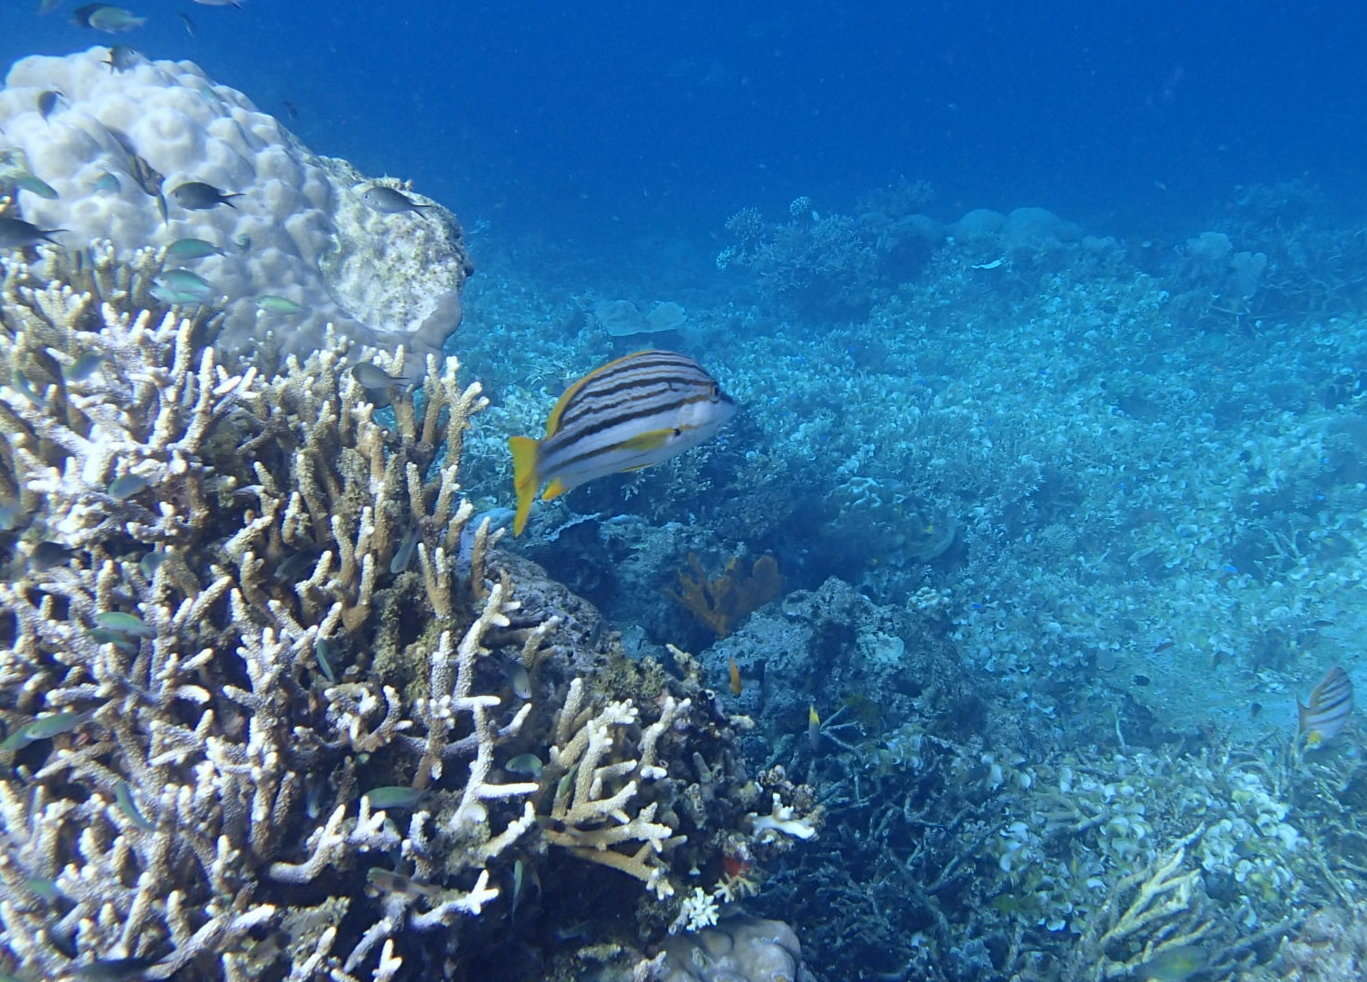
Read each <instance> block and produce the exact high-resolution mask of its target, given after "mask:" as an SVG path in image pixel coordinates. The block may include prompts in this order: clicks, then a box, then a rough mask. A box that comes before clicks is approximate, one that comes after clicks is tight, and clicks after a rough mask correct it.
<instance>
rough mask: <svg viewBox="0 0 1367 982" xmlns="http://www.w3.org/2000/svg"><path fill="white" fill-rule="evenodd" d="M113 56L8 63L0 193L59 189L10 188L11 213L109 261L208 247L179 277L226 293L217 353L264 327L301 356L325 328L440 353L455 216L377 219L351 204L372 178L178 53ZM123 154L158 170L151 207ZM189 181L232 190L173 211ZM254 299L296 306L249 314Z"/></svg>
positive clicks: (454, 307)
mask: <svg viewBox="0 0 1367 982" xmlns="http://www.w3.org/2000/svg"><path fill="white" fill-rule="evenodd" d="M128 57H129V59H130V60H131V65H130V66H129V67H128V68H127V69H126V70H123V71H114V70H113V69H112V68H111V66H110V65H109V49H107V48H103V47H99V48H91V49H90V50H88V51H84V52H80V53H77V54H73V55H69V56H67V57H64V58H54V57H40V56H33V57H29V58H25V59H23V60H21V61H19V62H18V63H16V64H15V65H14V67H13V68H12V69H11V71H10V72H9V75H8V77H7V79H6V82H5V86H4V88H3V89H0V130H2V131H3V136H0V156H2V157H3V159H0V163H3V165H4V166H2V167H0V186H4V185H6V184H12V183H13V180H14V177H15V175H18V174H22V173H24V172H29V173H32V174H34V175H36V176H37V177H39V178H40V179H41V180H43V181H45V182H46V183H47V184H48V185H50V186H51V187H52V188H53V189H54V190H55V191H56V192H57V194H58V195H59V197H57V198H55V199H51V200H49V199H47V198H45V197H41V196H39V195H37V194H34V193H32V192H28V191H20V192H18V199H19V200H18V204H19V206H20V209H21V211H22V217H23V218H24V219H25V220H27V221H30V222H34V223H37V224H39V225H40V226H42V227H43V228H60V229H65V230H67V231H66V232H64V233H62V234H60V235H58V236H57V238H58V239H59V240H60V241H61V242H62V243H63V245H64V246H65V247H67V248H68V249H74V248H80V247H84V246H86V245H88V244H89V243H90V242H91V241H93V240H94V239H96V238H108V239H111V240H112V241H113V243H114V246H115V249H116V250H117V253H118V255H119V257H120V258H123V259H127V258H128V257H129V256H131V254H132V253H133V252H134V251H135V250H137V249H140V248H143V247H148V246H151V247H165V246H168V245H170V244H171V243H173V242H175V241H177V240H180V239H184V238H198V239H203V240H206V241H208V242H210V243H212V244H213V245H214V246H216V247H218V249H219V250H221V254H220V255H211V256H208V257H205V258H202V259H199V260H196V261H194V262H193V266H194V269H193V271H194V272H195V273H197V274H199V275H201V276H203V277H204V278H205V279H206V280H208V281H209V283H210V284H211V285H212V288H213V295H212V297H211V301H210V302H211V303H212V304H214V305H215V306H217V305H218V303H219V300H220V298H226V301H225V302H224V304H223V307H224V310H225V311H226V318H225V323H224V332H223V334H222V336H221V337H220V339H219V341H218V344H219V346H220V347H221V348H223V347H227V348H230V349H233V350H237V351H239V352H251V351H253V350H254V349H255V346H257V345H259V344H260V343H261V342H262V340H263V339H264V338H266V337H267V336H268V335H269V336H270V337H271V338H273V342H274V345H276V346H280V347H283V348H285V349H286V350H289V351H294V352H297V353H300V354H304V353H307V352H308V351H311V350H314V349H315V348H317V347H319V346H321V344H322V338H323V330H324V326H325V325H326V324H328V323H332V324H333V325H334V326H335V328H336V330H337V331H338V332H339V333H341V334H343V335H346V336H348V337H351V338H353V339H355V340H359V341H362V342H365V343H367V344H373V345H376V346H382V347H394V346H395V345H397V344H403V345H405V346H406V347H407V348H408V350H409V351H410V352H414V353H416V354H417V355H418V357H419V361H420V360H421V358H422V357H424V356H425V355H426V354H428V353H433V352H436V351H438V350H439V349H440V347H441V344H442V341H443V340H444V338H445V337H446V336H447V335H448V334H449V333H450V332H451V331H452V330H454V329H455V327H456V325H457V324H458V323H459V321H460V315H461V308H460V288H461V285H462V284H463V282H464V280H465V278H466V277H467V276H468V275H469V274H470V271H471V267H470V264H469V261H468V258H467V256H466V253H465V250H464V247H463V246H462V244H461V241H460V235H461V233H460V229H459V226H458V225H457V224H456V221H455V218H454V216H452V215H451V214H450V213H449V212H447V211H445V210H444V209H442V208H440V207H428V208H424V209H423V210H422V211H421V213H419V212H416V211H414V212H405V213H400V214H383V213H380V212H379V211H376V210H375V209H373V208H370V207H368V206H367V205H366V204H365V203H364V202H363V200H362V197H361V195H362V193H363V192H364V191H365V190H366V189H367V188H368V187H370V186H372V185H373V184H374V183H375V182H367V181H366V180H365V179H364V178H363V177H362V176H361V175H360V174H359V173H357V172H356V171H355V170H354V169H353V168H351V167H350V166H349V165H348V164H347V163H346V162H345V161H341V160H336V159H332V158H327V157H321V156H318V155H316V154H314V153H312V152H311V151H310V150H309V149H308V148H306V147H305V146H304V145H303V144H302V143H300V142H299V140H298V139H297V138H296V137H295V136H294V135H293V134H292V133H291V132H289V130H288V129H286V128H285V127H284V126H282V125H281V124H280V122H279V121H278V120H277V119H275V118H274V117H272V116H270V115H269V114H267V113H264V112H261V111H260V110H259V109H257V107H256V106H255V105H253V104H252V102H251V100H249V99H248V98H247V97H246V96H244V95H243V94H242V93H240V92H238V91H236V90H235V89H232V88H229V87H228V86H226V85H219V84H216V83H214V82H213V81H211V80H210V79H209V78H208V77H206V76H205V74H204V72H203V71H201V70H200V69H199V68H198V67H197V66H195V65H193V64H191V63H190V62H170V61H149V60H147V59H145V58H143V57H142V56H140V55H136V54H130V55H129V56H128ZM49 90H55V91H59V92H61V93H62V95H63V97H64V98H63V100H62V101H61V102H60V103H59V105H58V107H57V108H56V109H55V110H54V111H53V112H52V113H51V114H50V115H49V116H48V117H47V118H44V117H43V116H42V114H40V112H39V111H38V96H39V94H40V93H42V92H44V91H49ZM138 158H141V160H142V161H145V163H146V164H147V165H148V166H150V167H151V168H152V170H153V171H155V172H156V173H157V174H158V175H160V177H161V178H162V179H163V183H162V189H163V192H164V197H165V208H166V210H165V214H163V212H162V205H161V204H160V203H159V202H158V200H157V198H156V196H154V195H152V194H149V193H148V192H147V190H145V189H144V187H143V186H141V185H140V182H139V181H138V180H137V179H136V177H135V172H136V170H137V167H138V164H137V159H138ZM4 175H8V180H7V179H6V176H4ZM192 181H199V182H204V183H207V184H210V185H212V186H214V187H215V188H218V189H219V190H221V191H223V192H225V193H231V194H240V195H241V196H240V197H234V198H232V199H231V202H230V204H224V205H218V206H217V207H213V208H208V209H198V210H187V209H186V208H184V207H182V206H181V205H180V204H179V203H178V202H177V201H176V199H175V197H174V195H172V194H171V192H172V191H173V190H174V189H175V188H177V187H178V186H180V185H181V184H184V183H187V182H192ZM142 183H143V184H146V183H147V182H146V181H145V180H144V181H143V182H142ZM384 183H386V184H388V185H390V186H393V185H395V184H396V182H393V181H386V182H384ZM405 193H407V194H408V195H409V196H410V198H413V199H414V200H416V201H418V202H419V203H421V204H428V202H427V200H426V199H423V198H421V197H420V196H417V195H414V194H413V193H412V192H405ZM166 265H167V266H168V267H169V266H176V265H179V263H177V262H176V261H168V262H167V263H166ZM262 296H269V297H280V298H284V299H286V300H288V301H291V302H292V303H293V304H297V305H299V307H300V308H301V310H298V311H294V310H293V308H289V307H284V306H283V305H280V304H278V303H275V304H274V306H272V302H268V303H267V309H262V308H261V307H259V306H258V303H257V299H258V298H259V297H262Z"/></svg>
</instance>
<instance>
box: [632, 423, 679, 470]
mask: <svg viewBox="0 0 1367 982" xmlns="http://www.w3.org/2000/svg"><path fill="white" fill-rule="evenodd" d="M674 433H675V431H674V430H672V429H661V430H646V431H645V432H644V433H638V434H637V435H636V436H634V437H632V438H631V439H629V440H623V441H622V442H621V443H620V444H618V446H620V447H621V448H622V449H623V450H659V449H660V448H661V447H663V446H664V445H665V443H666V442H667V441H668V440H669V438H670V437H671V436H673V435H674ZM626 469H627V470H634V469H635V468H626Z"/></svg>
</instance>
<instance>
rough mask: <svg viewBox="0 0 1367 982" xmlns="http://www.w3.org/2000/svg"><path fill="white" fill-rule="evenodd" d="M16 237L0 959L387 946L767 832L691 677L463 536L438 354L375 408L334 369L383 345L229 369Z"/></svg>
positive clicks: (313, 969)
mask: <svg viewBox="0 0 1367 982" xmlns="http://www.w3.org/2000/svg"><path fill="white" fill-rule="evenodd" d="M39 251H40V253H41V254H42V257H43V263H44V265H43V266H42V269H43V270H44V271H45V272H44V273H42V274H40V273H39V272H38V271H37V269H38V268H39V267H37V266H31V265H29V264H27V263H25V262H12V261H10V260H9V259H8V258H6V259H5V260H3V261H4V266H3V271H2V276H3V279H2V280H0V380H3V383H4V384H0V431H3V433H4V442H3V444H0V511H2V512H3V514H0V519H3V521H2V522H0V524H2V525H3V526H4V527H5V531H4V533H3V543H2V544H3V546H4V550H5V552H6V553H7V554H8V565H7V572H6V576H5V577H4V580H3V581H2V582H0V723H2V724H3V727H4V734H5V735H6V738H5V739H4V742H3V745H2V746H0V765H3V769H2V770H0V882H2V883H3V885H4V897H3V899H0V928H2V929H3V932H2V933H0V938H3V940H0V968H3V969H5V970H15V971H19V972H21V973H23V976H24V977H38V976H44V977H54V978H58V977H66V976H70V975H71V974H72V973H74V972H77V971H86V972H98V971H101V970H103V969H105V968H107V967H108V966H109V965H110V964H111V963H114V962H116V960H119V959H133V960H135V961H134V962H133V963H132V964H136V965H137V966H139V967H140V968H141V969H142V970H144V971H145V974H146V976H147V977H149V978H166V977H169V976H171V975H173V974H175V973H178V972H181V971H182V970H185V971H192V972H193V973H194V977H196V978H229V979H246V978H256V977H259V976H260V975H261V973H262V972H265V971H267V970H269V971H270V973H271V974H272V976H273V977H280V978H287V979H298V980H304V979H311V978H315V977H319V976H326V977H329V978H331V979H334V980H345V979H352V978H375V979H387V978H394V977H396V976H397V975H398V973H399V972H400V970H401V969H403V970H404V972H405V973H407V972H410V971H414V970H420V969H421V968H422V966H424V965H434V964H435V965H441V964H442V962H441V959H443V958H446V959H451V958H453V957H454V956H455V955H456V953H459V955H460V961H461V963H462V964H469V963H471V962H474V961H477V960H478V957H479V953H480V951H481V941H482V939H483V940H488V939H489V938H494V939H495V940H497V941H498V943H499V944H502V943H503V938H499V937H497V934H496V931H498V932H502V933H503V935H505V936H506V934H507V933H508V929H509V925H510V924H511V925H513V926H514V930H516V920H515V917H516V914H517V911H518V904H519V901H520V902H521V904H522V906H523V910H524V912H525V911H526V910H528V909H529V908H530V907H531V905H532V904H534V903H543V902H544V903H550V902H551V900H552V899H553V897H554V896H555V895H556V894H557V891H558V890H565V891H570V892H572V891H574V890H576V889H578V888H579V887H578V883H579V882H580V879H581V878H588V877H595V878H598V880H599V881H602V882H601V884H600V886H599V887H598V889H599V890H600V891H601V890H602V889H604V888H605V887H607V885H608V881H606V880H603V879H602V878H614V879H613V880H612V881H611V886H610V887H609V891H610V892H615V894H614V895H616V896H619V897H621V898H623V899H622V901H621V902H622V903H625V904H634V903H637V902H639V903H642V904H646V903H649V904H655V903H657V902H659V901H661V900H665V899H666V898H671V897H672V895H673V894H674V893H675V890H674V887H673V885H672V884H673V882H675V881H677V880H678V878H679V877H680V876H682V875H684V874H685V873H686V872H687V871H689V870H702V871H708V873H707V875H710V876H713V877H715V878H717V879H721V873H720V869H721V865H722V864H721V857H722V854H723V851H725V850H730V851H731V852H743V853H745V854H746V855H753V854H757V853H762V852H764V851H766V850H767V851H772V850H773V849H775V848H780V847H783V846H786V845H787V842H788V839H789V838H790V837H788V836H782V837H780V838H781V839H782V840H783V841H779V842H771V841H768V838H767V837H766V838H764V839H761V838H760V837H759V836H758V835H755V836H752V835H751V833H750V832H749V831H747V825H748V822H749V819H747V813H746V809H747V808H752V807H754V806H755V802H757V801H759V800H761V798H762V797H764V796H766V795H768V794H777V795H779V796H780V797H781V799H782V801H783V802H784V805H785V807H786V808H789V809H790V810H791V809H792V808H793V806H794V804H795V803H797V804H802V803H803V800H802V796H801V795H797V793H796V789H793V788H792V786H791V785H785V784H782V783H781V782H779V783H775V782H773V781H770V782H768V786H767V787H764V788H761V787H760V786H759V785H758V784H756V783H755V782H751V781H747V780H746V779H745V777H744V775H743V774H742V773H741V772H740V769H739V767H738V765H737V764H736V763H735V759H734V755H733V754H732V753H731V751H730V750H729V746H730V741H731V739H732V736H733V725H734V724H733V721H730V720H728V719H727V718H726V717H725V716H724V715H723V714H722V713H721V712H720V711H719V710H718V709H717V708H716V707H715V705H714V704H713V703H712V702H710V701H709V700H708V699H707V694H706V693H705V690H703V689H702V688H701V686H700V685H699V684H698V682H697V679H696V674H694V675H693V676H691V677H688V678H685V679H683V680H679V679H674V678H670V677H668V676H667V675H665V674H664V672H663V671H662V670H661V669H660V668H659V666H655V665H653V664H643V663H634V662H629V661H627V660H626V659H625V658H623V657H622V656H621V655H620V652H618V651H616V650H615V649H614V647H613V646H612V644H610V643H608V642H607V641H605V640H603V639H602V632H601V631H600V630H598V628H597V627H596V626H593V624H592V622H593V620H594V618H595V617H596V615H593V614H592V612H591V611H586V610H585V609H584V607H586V605H582V602H578V601H576V600H575V599H574V598H572V597H571V596H570V595H568V593H567V592H566V591H563V590H559V589H557V588H556V587H555V586H554V585H553V584H549V583H547V582H545V581H544V575H543V574H541V573H540V571H539V570H538V569H537V568H536V567H534V566H532V565H531V564H530V563H525V562H520V561H518V560H516V559H514V558H513V557H505V556H501V555H495V554H494V553H493V552H492V551H491V546H492V545H493V544H494V542H495V541H496V540H497V534H495V533H491V532H490V527H489V523H488V522H477V521H476V520H475V517H474V509H473V507H472V506H471V505H470V503H469V502H468V501H466V500H464V499H462V498H461V497H460V485H459V481H458V476H459V464H460V455H461V449H462V441H463V437H464V434H465V431H466V429H467V427H468V426H469V425H470V419H471V416H472V415H473V414H474V413H476V412H478V411H479V410H480V409H481V408H482V407H483V406H484V404H485V402H486V400H485V399H484V397H483V396H482V395H481V393H480V388H479V386H478V384H474V385H469V386H465V387H462V386H461V385H459V384H458V382H457V381H456V372H457V368H458V365H457V362H456V359H455V358H446V359H444V360H441V359H438V358H436V357H435V356H428V358H427V362H426V377H425V379H424V381H423V384H422V385H421V387H420V388H419V389H417V390H414V391H409V390H405V391H402V392H396V393H395V394H394V397H393V405H392V410H391V413H392V416H391V418H390V420H389V421H388V422H384V421H382V420H383V419H384V416H383V415H382V414H377V412H376V408H375V407H374V406H373V405H372V403H371V399H372V394H371V393H368V392H367V390H365V389H364V388H363V387H362V386H361V384H360V383H359V382H358V381H357V378H356V377H355V374H354V373H353V372H352V371H350V370H349V368H348V366H350V365H351V364H353V363H354V362H355V361H356V360H357V358H358V357H361V358H368V359H371V360H372V361H374V362H375V363H377V364H378V365H379V367H380V368H382V369H388V370H393V369H394V368H396V367H397V366H398V365H400V364H402V358H403V352H402V351H399V352H395V353H392V354H390V355H385V354H376V353H373V352H357V351H354V350H351V348H350V345H349V343H348V342H346V341H344V340H342V339H339V338H337V337H335V336H329V337H328V338H327V341H326V343H325V344H324V345H323V346H322V347H321V348H319V349H318V350H317V351H315V352H313V353H312V354H310V355H309V356H308V358H307V359H306V360H304V361H302V362H301V361H299V360H297V359H295V358H292V357H291V358H289V359H288V360H287V361H286V363H285V366H284V368H283V369H282V370H281V371H280V373H279V374H272V375H271V376H270V377H267V376H266V375H264V374H262V373H259V372H258V371H257V370H256V369H255V368H253V367H251V366H250V365H242V366H234V367H233V369H232V370H229V369H228V368H226V367H224V366H223V365H221V364H219V363H218V359H217V358H216V355H215V352H214V348H213V347H212V344H211V340H212V337H213V333H214V330H215V327H216V323H217V321H216V318H215V315H214V314H213V313H212V312H211V311H208V310H206V309H204V308H200V313H198V314H194V315H187V314H185V313H184V312H183V311H182V310H181V309H179V308H172V309H169V310H168V309H166V308H155V309H154V307H153V306H152V305H150V304H144V303H143V302H142V294H141V290H142V289H143V288H144V287H141V286H140V285H139V284H140V282H141V280H140V277H141V276H142V273H140V272H139V270H138V268H137V266H136V264H131V265H130V264H120V263H119V262H117V261H116V260H115V259H114V256H113V252H112V250H109V249H107V248H100V247H96V248H94V249H92V250H91V252H90V253H89V254H80V255H79V258H78V259H73V260H59V259H58V257H57V256H56V254H55V252H54V251H53V250H51V249H49V248H48V247H46V246H44V247H42V249H41V250H39ZM53 270H55V271H56V272H52V271H53ZM73 284H74V286H73ZM576 604H578V605H580V606H577V605H576ZM587 679H593V682H592V683H590V682H588V681H586V680H587ZM529 755H535V756H536V757H537V758H538V761H540V760H544V761H546V763H545V766H544V769H543V768H542V767H541V766H540V764H539V763H538V765H537V766H536V767H534V768H529V767H527V766H525V765H523V766H513V760H514V758H515V757H517V756H521V757H524V758H525V757H527V756H529ZM806 804H807V805H809V806H810V801H807V802H806ZM381 806H383V807H381ZM775 807H778V805H777V803H776V805H775ZM801 827H802V828H806V827H808V826H805V825H804V826H801ZM752 840H753V841H752ZM561 855H563V856H566V857H577V858H579V859H585V860H590V862H588V863H573V864H571V865H568V866H567V865H566V864H564V863H563V862H561V861H560V860H559V859H558V858H557V857H558V856H561ZM605 866H607V867H611V868H612V869H611V870H607V869H604V867H605ZM615 871H623V872H626V873H628V874H630V875H631V876H635V877H636V878H637V879H639V880H641V881H643V882H644V883H645V884H646V885H647V886H648V887H649V888H650V894H652V895H653V899H652V897H651V896H647V895H646V894H645V892H644V891H641V890H639V888H637V889H635V890H634V891H633V892H631V893H627V892H623V891H622V889H621V886H622V885H629V884H631V880H629V879H626V878H622V877H619V876H618V873H617V872H615ZM524 881H525V882H527V883H538V884H539V888H538V889H539V893H540V895H541V896H540V897H539V898H536V899H532V898H531V897H530V896H525V895H524V894H527V893H529V892H530V889H529V890H527V891H524V890H523V889H522V888H523V883H524ZM618 881H620V885H619V883H618ZM595 882H598V881H595ZM366 884H368V885H369V889H368V890H367V889H365V885H366ZM670 902H672V903H674V904H675V907H677V901H670ZM491 905H497V906H498V914H497V917H496V918H492V917H490V916H489V908H490V906H491ZM670 911H671V909H666V910H665V911H662V912H661V913H660V914H659V915H658V916H656V917H654V918H653V921H652V922H653V923H655V924H657V925H663V923H665V922H667V919H668V916H669V914H670ZM619 913H620V911H619ZM606 916H610V915H609V912H605V917H606ZM523 917H524V918H525V917H526V914H525V913H524V914H523ZM496 924H497V925H501V926H499V927H498V928H497V929H496V928H495V925H496ZM437 929H440V930H437ZM482 936H483V938H482ZM636 940H637V939H635V938H633V939H631V941H633V942H634V941H636ZM489 943H490V944H493V943H494V942H493V941H490V942H489ZM123 964H124V965H127V964H130V963H127V962H125V963H123ZM449 964H454V963H449ZM405 966H407V967H405ZM466 970H468V969H466ZM448 977H457V978H458V977H463V976H461V975H459V974H456V975H454V976H448Z"/></svg>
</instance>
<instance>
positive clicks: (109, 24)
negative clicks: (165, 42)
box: [71, 3, 147, 34]
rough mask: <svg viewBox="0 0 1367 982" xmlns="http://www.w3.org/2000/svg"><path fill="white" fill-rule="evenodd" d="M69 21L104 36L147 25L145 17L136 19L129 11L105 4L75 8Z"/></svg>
mask: <svg viewBox="0 0 1367 982" xmlns="http://www.w3.org/2000/svg"><path fill="white" fill-rule="evenodd" d="M71 19H72V20H73V21H75V22H76V24H77V26H79V27H91V28H94V29H95V30H97V31H104V32H105V33H106V34H122V33H124V32H125V31H131V30H133V29H134V28H137V27H141V26H142V25H143V24H146V23H147V18H146V17H137V16H135V15H134V14H133V12H132V11H131V10H125V9H124V8H123V7H115V6H112V5H111V4H107V3H88V4H86V5H85V6H84V7H77V8H76V10H75V12H74V13H73V14H72V18H71Z"/></svg>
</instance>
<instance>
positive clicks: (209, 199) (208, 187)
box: [171, 181, 242, 211]
mask: <svg viewBox="0 0 1367 982" xmlns="http://www.w3.org/2000/svg"><path fill="white" fill-rule="evenodd" d="M171 197H173V198H175V199H176V204H178V205H180V206H181V207H182V208H184V209H185V210H187V211H204V210H205V209H208V208H215V207H217V206H218V205H227V206H228V207H229V208H236V207H237V205H235V204H233V203H232V202H231V201H229V200H228V199H229V198H240V197H242V195H240V194H224V193H223V192H222V191H220V190H219V189H218V188H216V187H214V186H213V185H212V184H205V183H204V182H203V181H187V182H186V183H184V184H182V185H180V186H179V187H177V188H175V189H174V190H173V191H172V192H171Z"/></svg>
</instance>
